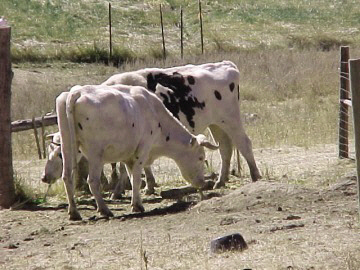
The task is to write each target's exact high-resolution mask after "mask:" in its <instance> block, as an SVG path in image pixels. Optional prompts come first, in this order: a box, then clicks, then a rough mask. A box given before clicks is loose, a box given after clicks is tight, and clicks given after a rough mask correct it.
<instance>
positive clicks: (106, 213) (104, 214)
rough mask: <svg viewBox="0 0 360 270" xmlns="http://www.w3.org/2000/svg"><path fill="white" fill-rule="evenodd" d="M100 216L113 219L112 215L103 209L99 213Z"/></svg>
mask: <svg viewBox="0 0 360 270" xmlns="http://www.w3.org/2000/svg"><path fill="white" fill-rule="evenodd" d="M99 212H100V214H101V215H102V216H104V217H113V216H114V214H113V213H112V212H111V211H110V210H109V209H103V210H100V211H99Z"/></svg>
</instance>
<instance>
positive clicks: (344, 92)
mask: <svg viewBox="0 0 360 270" xmlns="http://www.w3.org/2000/svg"><path fill="white" fill-rule="evenodd" d="M349 93H350V87H349V47H345V46H341V48H340V89H339V99H340V100H339V103H340V108H339V158H348V157H349V105H348V104H347V101H349Z"/></svg>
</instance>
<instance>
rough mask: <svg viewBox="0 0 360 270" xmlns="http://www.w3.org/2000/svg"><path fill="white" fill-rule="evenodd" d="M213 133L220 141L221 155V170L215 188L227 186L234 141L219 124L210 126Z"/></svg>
mask: <svg viewBox="0 0 360 270" xmlns="http://www.w3.org/2000/svg"><path fill="white" fill-rule="evenodd" d="M209 128H210V130H211V134H212V135H213V137H214V139H215V140H216V141H217V142H218V143H219V152H220V156H221V171H220V174H219V177H218V180H217V181H216V182H215V185H214V188H220V187H223V186H225V182H227V181H228V180H229V172H230V163H231V155H232V143H231V139H230V138H229V136H228V135H227V134H226V133H225V132H224V131H223V130H222V129H221V128H219V127H218V126H216V125H211V126H209Z"/></svg>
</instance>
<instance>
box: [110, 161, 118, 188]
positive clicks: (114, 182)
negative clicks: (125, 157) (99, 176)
mask: <svg viewBox="0 0 360 270" xmlns="http://www.w3.org/2000/svg"><path fill="white" fill-rule="evenodd" d="M118 182H119V175H118V173H117V170H116V163H111V180H110V184H109V185H110V190H113V189H114V188H115V187H116V185H117V183H118Z"/></svg>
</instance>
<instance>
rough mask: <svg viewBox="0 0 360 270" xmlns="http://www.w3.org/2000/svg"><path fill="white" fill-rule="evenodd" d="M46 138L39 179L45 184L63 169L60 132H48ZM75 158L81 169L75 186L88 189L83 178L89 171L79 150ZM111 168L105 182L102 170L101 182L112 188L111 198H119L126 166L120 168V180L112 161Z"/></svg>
mask: <svg viewBox="0 0 360 270" xmlns="http://www.w3.org/2000/svg"><path fill="white" fill-rule="evenodd" d="M47 138H50V139H51V143H50V144H49V146H48V160H47V161H46V164H45V168H44V172H43V175H42V177H41V181H42V182H44V183H47V184H53V183H54V182H55V181H56V180H58V179H59V178H61V174H62V171H63V161H62V153H61V139H60V132H55V133H53V134H50V135H48V136H47ZM76 159H77V162H78V169H79V168H80V167H81V168H82V169H83V170H81V172H79V178H81V179H78V183H76V184H77V188H79V189H86V190H87V191H88V188H87V185H86V186H85V185H84V183H85V182H84V179H86V178H87V176H88V173H89V172H88V166H87V160H86V158H85V157H84V156H83V155H82V154H81V152H78V155H77V158H76ZM111 168H112V173H111V182H110V183H108V182H107V179H106V177H105V174H104V173H103V172H102V174H101V183H102V184H103V186H104V188H105V189H113V193H112V195H111V197H112V198H113V199H118V198H121V196H122V193H123V192H124V188H125V186H124V185H125V183H126V182H125V181H127V180H128V177H127V175H126V168H125V167H124V166H122V167H121V168H120V176H121V177H122V178H121V179H120V180H119V179H118V175H117V172H116V164H115V163H112V164H111Z"/></svg>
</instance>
